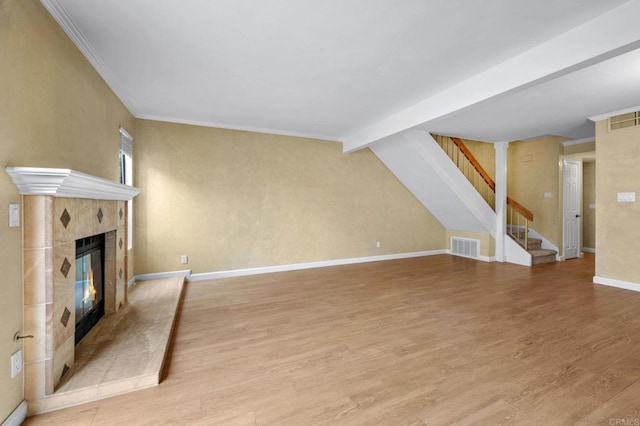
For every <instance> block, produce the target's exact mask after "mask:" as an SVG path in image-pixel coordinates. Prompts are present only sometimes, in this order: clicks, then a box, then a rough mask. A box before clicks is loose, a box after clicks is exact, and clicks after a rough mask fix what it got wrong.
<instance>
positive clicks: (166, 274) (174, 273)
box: [129, 269, 191, 285]
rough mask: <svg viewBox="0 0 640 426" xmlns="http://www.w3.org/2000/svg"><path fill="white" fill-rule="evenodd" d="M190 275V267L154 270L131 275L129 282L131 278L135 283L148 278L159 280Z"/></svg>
mask: <svg viewBox="0 0 640 426" xmlns="http://www.w3.org/2000/svg"><path fill="white" fill-rule="evenodd" d="M189 276H191V269H185V270H183V271H171V272H155V273H151V274H141V275H136V276H134V277H132V278H131V279H130V280H129V282H131V281H132V280H133V284H130V285H135V283H136V281H149V280H161V279H163V278H178V277H185V278H188V277H189Z"/></svg>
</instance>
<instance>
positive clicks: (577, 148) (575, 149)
mask: <svg viewBox="0 0 640 426" xmlns="http://www.w3.org/2000/svg"><path fill="white" fill-rule="evenodd" d="M595 150H596V142H595V141H593V142H585V143H579V144H576V145H569V146H563V147H562V154H563V155H572V154H580V153H586V152H594V151H595Z"/></svg>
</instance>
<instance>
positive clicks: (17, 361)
mask: <svg viewBox="0 0 640 426" xmlns="http://www.w3.org/2000/svg"><path fill="white" fill-rule="evenodd" d="M21 371H22V349H18V350H17V351H15V352H14V353H13V355H11V378H12V379H13V378H14V377H16V376H17V375H18V374H19V373H20V372H21Z"/></svg>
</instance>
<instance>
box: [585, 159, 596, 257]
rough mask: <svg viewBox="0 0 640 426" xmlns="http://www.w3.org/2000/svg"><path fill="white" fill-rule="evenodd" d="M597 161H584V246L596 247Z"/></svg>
mask: <svg viewBox="0 0 640 426" xmlns="http://www.w3.org/2000/svg"><path fill="white" fill-rule="evenodd" d="M596 211H597V210H596V163H595V161H589V162H583V163H582V247H583V248H586V249H593V250H595V248H596Z"/></svg>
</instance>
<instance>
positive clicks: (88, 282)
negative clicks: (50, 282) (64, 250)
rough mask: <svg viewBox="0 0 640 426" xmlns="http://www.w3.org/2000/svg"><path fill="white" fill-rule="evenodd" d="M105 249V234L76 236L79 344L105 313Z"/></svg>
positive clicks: (77, 337) (77, 338) (76, 301)
mask: <svg viewBox="0 0 640 426" xmlns="http://www.w3.org/2000/svg"><path fill="white" fill-rule="evenodd" d="M104 251H105V250H104V234H100V235H94V236H91V237H86V238H82V239H80V240H76V288H75V305H76V307H75V309H76V332H75V343H76V344H78V342H80V340H82V338H83V337H84V336H85V335H86V334H87V333H88V332H89V330H91V328H93V326H94V325H96V324H97V323H98V321H99V320H100V318H102V317H103V316H104Z"/></svg>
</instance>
